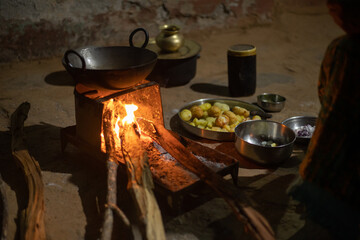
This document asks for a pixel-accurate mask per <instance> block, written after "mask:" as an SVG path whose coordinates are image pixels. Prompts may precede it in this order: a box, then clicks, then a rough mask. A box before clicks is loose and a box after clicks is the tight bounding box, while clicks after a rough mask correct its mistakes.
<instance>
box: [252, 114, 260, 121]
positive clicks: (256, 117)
mask: <svg viewBox="0 0 360 240" xmlns="http://www.w3.org/2000/svg"><path fill="white" fill-rule="evenodd" d="M252 120H261V117H260V116H259V115H255V116H253V117H252Z"/></svg>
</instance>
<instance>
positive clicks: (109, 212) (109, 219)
mask: <svg viewBox="0 0 360 240" xmlns="http://www.w3.org/2000/svg"><path fill="white" fill-rule="evenodd" d="M112 117H113V113H112V111H106V112H104V118H103V131H104V139H105V147H106V159H107V161H106V167H107V196H106V202H107V203H106V206H105V207H106V209H105V214H104V222H103V227H102V233H101V239H102V240H110V239H112V233H113V226H114V213H113V211H114V210H115V212H116V213H117V214H118V215H119V217H120V219H121V220H122V221H123V223H124V224H125V225H126V226H128V227H130V222H129V220H128V219H127V217H126V215H125V214H124V213H123V212H122V211H121V209H120V208H118V207H117V208H115V207H114V206H117V196H116V195H117V171H118V166H119V165H118V163H117V161H116V160H115V159H116V155H115V153H114V150H115V148H116V144H115V139H114V132H113V123H112V121H111V120H112Z"/></svg>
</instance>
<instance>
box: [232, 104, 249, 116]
mask: <svg viewBox="0 0 360 240" xmlns="http://www.w3.org/2000/svg"><path fill="white" fill-rule="evenodd" d="M232 111H233V112H234V113H235V114H236V115H241V116H244V117H248V116H249V115H250V112H249V110H247V109H245V108H243V107H239V106H235V107H233V109H232Z"/></svg>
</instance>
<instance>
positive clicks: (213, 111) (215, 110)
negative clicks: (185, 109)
mask: <svg viewBox="0 0 360 240" xmlns="http://www.w3.org/2000/svg"><path fill="white" fill-rule="evenodd" d="M208 114H209V116H210V117H218V116H220V114H221V109H220V108H219V107H217V106H212V107H211V108H210V109H209V110H208Z"/></svg>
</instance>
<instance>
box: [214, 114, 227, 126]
mask: <svg viewBox="0 0 360 240" xmlns="http://www.w3.org/2000/svg"><path fill="white" fill-rule="evenodd" d="M227 124H229V117H228V116H226V115H220V116H218V117H217V118H216V120H215V125H216V126H218V127H224V126H225V125H227Z"/></svg>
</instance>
